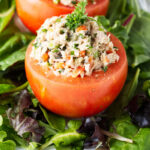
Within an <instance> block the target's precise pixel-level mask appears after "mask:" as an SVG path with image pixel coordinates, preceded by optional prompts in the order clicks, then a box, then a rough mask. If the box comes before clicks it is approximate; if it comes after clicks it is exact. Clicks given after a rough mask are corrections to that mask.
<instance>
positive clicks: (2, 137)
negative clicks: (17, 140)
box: [0, 131, 7, 142]
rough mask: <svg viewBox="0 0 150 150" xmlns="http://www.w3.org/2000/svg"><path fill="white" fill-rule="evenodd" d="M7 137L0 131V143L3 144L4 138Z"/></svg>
mask: <svg viewBox="0 0 150 150" xmlns="http://www.w3.org/2000/svg"><path fill="white" fill-rule="evenodd" d="M6 137H7V133H6V132H5V131H0V142H3V140H4V138H6Z"/></svg>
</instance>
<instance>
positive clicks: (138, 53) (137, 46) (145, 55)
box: [128, 12, 150, 67]
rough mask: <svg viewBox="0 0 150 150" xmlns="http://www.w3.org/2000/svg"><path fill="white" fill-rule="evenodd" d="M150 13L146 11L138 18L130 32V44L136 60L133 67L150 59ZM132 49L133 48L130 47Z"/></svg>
mask: <svg viewBox="0 0 150 150" xmlns="http://www.w3.org/2000/svg"><path fill="white" fill-rule="evenodd" d="M149 24H150V14H148V13H146V12H144V13H143V14H142V16H141V17H140V18H137V19H136V20H135V22H134V25H133V27H132V29H131V32H130V39H129V41H128V44H129V46H130V47H131V48H132V54H133V56H134V60H133V62H132V67H136V66H138V65H140V64H142V63H145V62H148V61H150V51H149V47H150V42H149V41H150V34H149V32H148V31H150V26H149ZM129 50H130V51H131V49H129Z"/></svg>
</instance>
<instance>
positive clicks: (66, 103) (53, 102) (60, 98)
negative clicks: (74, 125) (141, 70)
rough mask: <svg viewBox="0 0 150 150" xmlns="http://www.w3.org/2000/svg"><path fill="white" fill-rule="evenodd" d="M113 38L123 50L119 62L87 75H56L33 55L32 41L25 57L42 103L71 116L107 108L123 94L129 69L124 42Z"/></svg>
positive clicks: (119, 52) (81, 115) (92, 112)
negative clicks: (34, 58)
mask: <svg viewBox="0 0 150 150" xmlns="http://www.w3.org/2000/svg"><path fill="white" fill-rule="evenodd" d="M111 40H112V41H113V43H114V46H116V47H117V48H118V49H119V50H118V51H117V53H118V55H119V56H120V59H119V61H118V62H116V63H114V64H111V65H110V66H109V67H108V70H107V71H106V72H104V71H99V72H97V73H96V72H94V73H93V74H92V75H91V76H85V77H84V78H80V77H77V78H72V77H63V76H55V75H54V74H53V73H52V72H51V71H50V70H48V68H44V67H41V66H40V65H38V64H37V61H35V60H33V59H32V58H31V57H30V53H31V50H32V45H31V44H30V46H29V47H28V49H27V53H26V58H25V69H26V75H27V79H28V81H29V83H30V86H31V88H32V90H33V92H34V94H35V96H36V97H37V99H38V100H39V101H40V103H41V104H42V105H43V106H44V107H46V108H47V109H49V110H51V111H52V112H54V113H57V114H60V115H63V116H68V117H83V116H91V115H94V114H97V113H99V112H101V111H103V110H104V109H106V108H107V107H108V106H109V105H110V104H111V103H112V102H113V101H114V100H115V98H116V97H117V95H118V94H119V93H120V91H121V89H122V87H123V85H124V82H125V80H126V76H127V70H128V69H127V66H128V64H127V57H126V53H125V49H124V47H123V45H122V43H121V42H120V41H119V40H118V39H117V38H116V37H115V36H114V35H112V34H111ZM45 72H47V74H45Z"/></svg>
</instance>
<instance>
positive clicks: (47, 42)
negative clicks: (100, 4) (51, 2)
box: [31, 16, 119, 78]
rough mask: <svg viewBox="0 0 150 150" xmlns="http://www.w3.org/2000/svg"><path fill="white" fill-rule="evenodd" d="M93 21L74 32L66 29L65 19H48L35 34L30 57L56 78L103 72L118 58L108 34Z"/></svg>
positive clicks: (89, 20)
mask: <svg viewBox="0 0 150 150" xmlns="http://www.w3.org/2000/svg"><path fill="white" fill-rule="evenodd" d="M94 19H95V18H93V19H88V20H87V21H86V22H85V23H84V24H83V25H81V26H79V27H78V28H76V29H75V30H69V28H68V27H67V26H66V16H61V17H52V18H51V19H47V20H46V21H45V23H44V24H43V25H42V27H41V28H40V29H39V31H38V33H37V37H36V39H35V41H34V43H33V47H32V52H31V57H32V58H33V59H36V60H38V64H39V65H41V66H47V67H49V69H50V70H51V71H52V72H53V73H54V74H55V75H56V76H59V75H63V76H67V77H68V76H72V77H77V76H80V77H82V78H83V77H84V76H90V75H91V74H92V73H93V72H95V71H101V70H102V71H106V70H107V68H108V67H109V65H110V64H112V63H115V62H117V61H118V60H119V56H118V54H117V53H116V52H117V48H115V47H114V45H113V43H112V41H111V40H110V35H109V34H107V31H106V30H105V29H104V28H103V27H102V26H101V27H100V26H99V25H98V24H97V22H96V21H95V20H94ZM108 69H109V68H108Z"/></svg>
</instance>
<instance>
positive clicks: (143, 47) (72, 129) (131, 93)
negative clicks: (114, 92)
mask: <svg viewBox="0 0 150 150" xmlns="http://www.w3.org/2000/svg"><path fill="white" fill-rule="evenodd" d="M77 11H80V10H76V12H75V13H77ZM14 13H15V0H1V1H0V150H14V149H16V148H22V149H26V150H35V149H40V150H44V149H48V150H50V149H57V150H63V149H64V150H82V149H84V148H89V149H92V148H94V149H99V150H102V149H103V150H104V149H106V150H109V149H110V150H148V149H150V67H149V66H150V50H149V47H150V25H149V24H150V14H149V13H147V12H145V11H143V10H141V9H140V7H139V3H138V1H137V0H132V1H131V0H118V1H117V3H116V0H111V4H110V7H109V11H108V14H107V16H106V18H105V17H103V16H100V17H99V18H98V21H99V23H100V24H103V26H104V27H105V28H106V29H107V30H108V31H109V32H112V33H113V34H114V35H116V36H117V37H118V38H119V39H120V40H121V41H122V42H123V44H124V47H125V48H126V53H127V57H128V63H129V72H128V78H127V81H126V84H125V86H124V88H123V90H122V92H121V93H120V95H119V97H118V98H117V100H116V101H115V102H114V103H113V104H112V105H111V106H110V107H109V108H108V109H107V110H105V111H104V112H103V113H100V114H98V115H96V116H93V117H90V118H79V119H68V118H64V117H61V116H58V115H56V114H53V113H51V112H49V111H47V110H45V109H44V108H43V107H42V106H41V105H40V104H39V103H38V101H37V99H36V98H35V96H34V94H33V92H32V90H31V88H30V86H29V84H28V82H27V80H26V76H25V71H24V58H25V52H26V48H27V46H28V44H29V43H30V41H31V40H32V39H34V38H35V36H34V35H32V34H31V33H23V32H21V31H19V29H18V28H17V27H16V25H15V24H14V19H13V15H14ZM75 13H74V14H75ZM77 14H78V13H77ZM72 16H73V15H72ZM76 17H77V16H76ZM78 17H81V21H83V20H84V19H85V18H84V16H80V15H79V16H78ZM68 19H70V21H71V19H74V18H71V17H70V18H68ZM74 26H75V24H72V26H70V28H72V29H73V28H74Z"/></svg>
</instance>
